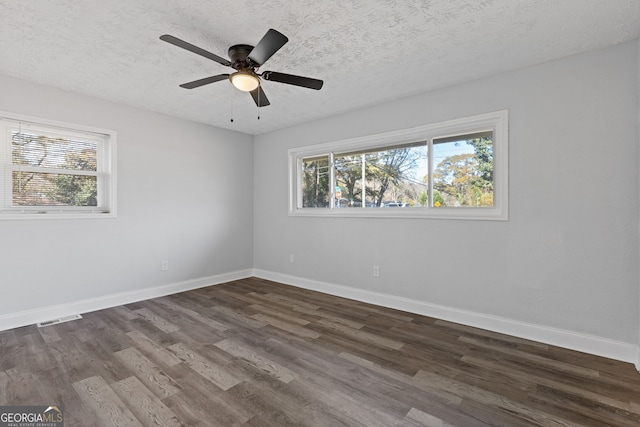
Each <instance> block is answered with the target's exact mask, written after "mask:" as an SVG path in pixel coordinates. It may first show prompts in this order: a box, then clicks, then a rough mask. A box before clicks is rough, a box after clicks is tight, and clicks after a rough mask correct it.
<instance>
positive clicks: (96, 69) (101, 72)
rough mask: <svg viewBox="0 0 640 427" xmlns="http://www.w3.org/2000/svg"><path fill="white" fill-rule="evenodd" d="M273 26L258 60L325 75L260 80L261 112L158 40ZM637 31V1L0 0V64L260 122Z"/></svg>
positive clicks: (61, 81)
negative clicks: (276, 40) (299, 80)
mask: <svg viewBox="0 0 640 427" xmlns="http://www.w3.org/2000/svg"><path fill="white" fill-rule="evenodd" d="M269 28H275V29H277V30H279V31H280V32H282V33H284V34H285V35H287V36H288V37H289V43H288V44H286V45H285V46H284V47H283V48H282V49H281V50H280V51H279V52H277V53H276V54H275V55H274V56H273V57H272V58H271V59H270V60H269V61H268V62H267V63H266V64H265V65H264V66H263V67H262V69H261V70H272V71H280V72H284V73H290V74H299V75H303V76H308V77H314V78H319V79H322V80H324V82H325V85H324V87H323V88H322V90H320V91H315V90H309V89H304V88H299V87H295V86H288V85H284V84H280V83H276V82H269V81H265V82H263V88H264V90H265V92H266V94H267V95H268V97H269V100H270V101H271V105H270V106H268V107H264V108H261V109H260V110H259V111H258V108H257V107H256V106H255V104H254V103H253V101H252V99H251V97H250V96H249V95H248V94H246V93H241V92H239V91H237V90H235V89H234V88H233V87H232V86H231V85H230V84H229V83H228V82H226V81H222V82H218V83H214V84H211V85H208V86H203V87H200V88H197V89H192V90H187V89H182V88H180V87H179V86H178V85H179V84H181V83H185V82H188V81H192V80H196V79H200V78H203V77H207V76H210V75H214V74H220V73H228V72H229V70H231V69H230V68H227V67H223V66H222V65H219V64H217V63H215V62H213V61H210V60H208V59H205V58H203V57H200V56H197V55H195V54H193V53H191V52H188V51H185V50H182V49H179V48H177V47H175V46H172V45H170V44H167V43H164V42H162V41H160V40H159V39H158V37H159V36H160V35H162V34H171V35H174V36H176V37H178V38H181V39H183V40H185V41H188V42H190V43H192V44H195V45H197V46H200V47H202V48H204V49H206V50H208V51H210V52H213V53H216V54H217V55H219V56H222V57H225V58H226V56H227V49H228V47H229V46H230V45H233V44H240V43H246V44H251V45H255V44H256V43H257V42H258V40H260V38H261V37H262V36H263V35H264V33H265V32H266V31H267V30H268V29H269ZM639 32H640V1H639V0H352V1H345V0H260V1H250V0H217V1H211V0H162V1H158V0H108V1H105V0H46V1H45V0H29V1H27V0H0V73H2V74H6V75H10V76H15V77H20V78H22V79H26V80H31V81H35V82H38V83H43V84H47V85H50V86H55V87H58V88H62V89H66V90H69V91H74V92H80V93H84V94H88V95H92V96H97V97H101V98H105V99H109V100H113V101H118V102H122V103H125V104H129V105H134V106H137V107H142V108H146V109H150V110H154V111H158V112H162V113H166V114H169V115H173V116H178V117H183V118H186V119H190V120H194V121H198V122H203V123H208V124H211V125H215V126H219V127H223V128H228V129H234V130H237V131H241V132H246V133H250V134H259V133H263V132H268V131H272V130H275V129H279V128H283V127H287V126H291V125H294V124H297V123H302V122H305V121H309V120H313V119H316V118H320V117H326V116H330V115H334V114H339V113H341V112H344V111H349V110H354V109H358V108H362V107H364V106H368V105H373V104H376V103H380V102H384V101H389V100H393V99H398V98H401V97H405V96H408V95H411V94H413V93H419V92H425V91H428V90H431V89H435V88H439V87H444V86H448V85H451V84H455V83H459V82H463V81H468V80H473V79H477V78H480V77H483V76H487V75H491V74H495V73H498V72H502V71H507V70H512V69H516V68H521V67H524V66H528V65H532V64H536V63H540V62H544V61H548V60H551V59H555V58H559V57H563V56H566V55H570V54H574V53H578V52H582V51H586V50H591V49H596V48H600V47H605V46H608V45H612V44H616V43H621V42H624V41H627V40H632V39H635V38H637V37H638V35H639ZM408 82H410V84H407V83H408ZM0 96H1V95H0ZM258 114H260V116H261V118H260V120H258V118H257V117H258ZM232 116H233V118H234V122H233V123H231V122H230V118H231V117H232Z"/></svg>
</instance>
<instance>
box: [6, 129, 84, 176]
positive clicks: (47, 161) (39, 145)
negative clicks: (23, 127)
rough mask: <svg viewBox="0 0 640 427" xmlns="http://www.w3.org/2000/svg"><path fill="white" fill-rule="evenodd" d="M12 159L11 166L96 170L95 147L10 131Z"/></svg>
mask: <svg viewBox="0 0 640 427" xmlns="http://www.w3.org/2000/svg"><path fill="white" fill-rule="evenodd" d="M11 159H12V163H13V164H14V165H27V166H35V167H43V168H55V169H68V170H81V171H96V170H97V160H96V159H97V144H96V143H95V142H93V141H74V140H70V139H64V138H52V137H48V136H46V135H37V134H34V133H26V132H15V131H13V132H12V135H11Z"/></svg>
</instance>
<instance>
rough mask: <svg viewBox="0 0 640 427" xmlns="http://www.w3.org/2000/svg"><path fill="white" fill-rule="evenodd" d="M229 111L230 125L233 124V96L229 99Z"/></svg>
mask: <svg viewBox="0 0 640 427" xmlns="http://www.w3.org/2000/svg"><path fill="white" fill-rule="evenodd" d="M229 109H230V110H231V123H233V95H231V96H230V97H229Z"/></svg>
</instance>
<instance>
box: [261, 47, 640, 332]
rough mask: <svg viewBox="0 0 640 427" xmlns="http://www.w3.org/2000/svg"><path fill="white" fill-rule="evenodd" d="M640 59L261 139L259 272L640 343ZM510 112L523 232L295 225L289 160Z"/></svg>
mask: <svg viewBox="0 0 640 427" xmlns="http://www.w3.org/2000/svg"><path fill="white" fill-rule="evenodd" d="M637 55H638V48H637V43H636V42H634V43H627V44H624V45H620V46H616V47H613V48H609V49H606V50H600V51H593V52H589V53H586V54H581V55H577V56H573V57H569V58H565V59H562V60H558V61H554V62H549V63H545V64H542V65H539V66H535V67H530V68H526V69H521V70H518V71H515V72H510V73H505V74H501V75H497V76H493V77H490V78H486V79H482V80H477V81H473V82H470V83H467V84H461V85H457V86H454V87H450V88H446V89H442V90H438V91H434V92H431V93H427V94H421V95H417V96H415V97H412V98H407V99H402V100H398V101H395V102H389V103H385V104H382V105H378V106H374V107H371V108H367V109H362V110H359V111H356V112H352V113H348V114H344V115H340V116H336V117H330V118H326V119H324V120H319V121H315V122H312V123H308V124H305V125H300V126H296V127H292V128H288V129H285V130H281V131H277V132H272V133H269V134H264V135H259V136H257V137H256V138H255V155H254V159H255V160H254V161H255V167H254V174H255V176H254V194H255V207H254V209H255V215H254V221H255V223H254V224H255V225H254V266H255V268H256V269H258V270H262V271H265V272H270V273H276V274H279V275H286V276H288V277H297V278H301V279H308V280H313V281H318V282H322V283H328V284H333V285H341V286H345V287H351V288H356V289H360V290H366V291H372V292H379V293H382V294H389V295H393V296H396V297H405V298H408V299H411V300H418V301H424V302H427V303H430V304H437V305H440V306H444V307H451V308H454V309H459V310H468V311H470V312H475V313H483V314H487V315H490V316H498V317H500V318H505V319H512V320H514V321H517V322H526V323H528V324H535V325H540V326H542V327H545V326H548V327H552V328H559V329H562V330H567V331H573V332H575V333H577V334H588V335H590V336H597V337H603V338H605V339H610V340H616V341H619V342H625V343H633V344H636V343H637V342H638V341H637V340H638V303H639V295H638V283H639V275H638V259H639V253H638V246H639V238H638V218H639V212H638V194H639V188H638V160H639V153H638V130H637V106H636V103H637V100H638V95H637V93H638V75H637ZM327 84H328V85H330V84H331V82H327ZM502 109H508V110H509V126H510V129H509V130H510V132H509V191H510V194H509V209H510V219H509V221H508V222H497V221H496V222H493V221H455V220H425V219H406V220H400V219H353V218H335V219H334V218H300V217H289V216H288V215H287V200H288V199H287V188H288V170H287V149H288V148H291V147H298V146H304V145H310V144H316V143H320V142H329V141H335V140H341V139H346V138H351V137H357V136H363V135H367V134H373V133H380V132H386V131H392V130H398V129H405V128H409V127H412V126H419V125H423V124H430V123H435V122H439V121H444V120H448V119H456V118H460V117H465V116H471V115H475V114H480V113H485V112H490V111H496V110H502ZM289 254H294V256H295V262H294V263H290V262H289ZM373 265H379V266H380V272H381V277H380V278H378V279H375V278H373V277H372V273H371V270H372V266H373Z"/></svg>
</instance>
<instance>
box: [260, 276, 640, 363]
mask: <svg viewBox="0 0 640 427" xmlns="http://www.w3.org/2000/svg"><path fill="white" fill-rule="evenodd" d="M253 275H254V276H255V277H259V278H262V279H267V280H273V281H275V282H279V283H284V284H287V285H292V286H296V287H300V288H305V289H310V290H314V291H318V292H323V293H326V294H331V295H336V296H340V297H344V298H349V299H354V300H357V301H362V302H367V303H370V304H376V305H380V306H383V307H389V308H394V309H398V310H402V311H407V312H410V313H415V314H421V315H424V316H429V317H435V318H437V319H442V320H447V321H450V322H454V323H460V324H463V325H467V326H473V327H476V328H481V329H486V330H489V331H493V332H499V333H503V334H507V335H511V336H515V337H519V338H524V339H528V340H533V341H537V342H541V343H545V344H550V345H555V346H558V347H563V348H568V349H571V350H576V351H581V352H584V353H589V354H594V355H597V356H602V357H607V358H610V359H615V360H620V361H623V362H628V363H633V364H635V366H636V368H637V369H638V371H640V348H639V347H638V346H637V345H634V344H630V343H625V342H620V341H615V340H610V339H607V338H601V337H597V336H593V335H587V334H582V333H579V332H573V331H568V330H564V329H558V328H551V327H548V326H542V325H537V324H533V323H526V322H520V321H517V320H512V319H507V318H504V317H499V316H492V315H488V314H483V313H477V312H472V311H467V310H460V309H457V308H452V307H445V306H441V305H436V304H430V303H427V302H423V301H416V300H412V299H408V298H403V297H397V296H393V295H389V294H383V293H379V292H372V291H367V290H362V289H356V288H349V287H346V286H340V285H334V284H331V283H325V282H319V281H315V280H309V279H305V278H302V277H296V276H289V275H286V274H281V273H274V272H270V271H265V270H260V269H254V270H253Z"/></svg>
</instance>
